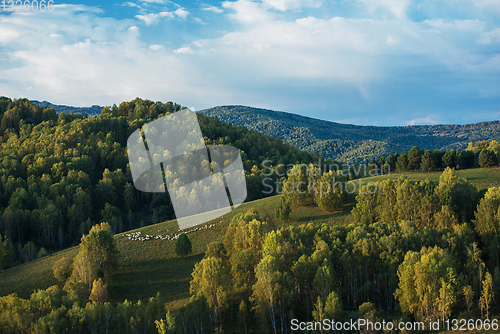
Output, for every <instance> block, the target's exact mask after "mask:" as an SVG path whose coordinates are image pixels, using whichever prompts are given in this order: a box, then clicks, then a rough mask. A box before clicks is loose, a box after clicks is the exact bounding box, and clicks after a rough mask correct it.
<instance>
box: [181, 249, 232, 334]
mask: <svg viewBox="0 0 500 334" xmlns="http://www.w3.org/2000/svg"><path fill="white" fill-rule="evenodd" d="M191 276H192V277H193V279H192V280H191V282H190V289H189V291H190V292H191V294H193V295H197V294H198V293H202V294H203V296H204V297H205V299H206V301H207V304H208V307H209V308H210V310H211V311H212V317H213V323H214V324H217V323H218V322H219V320H222V319H221V318H220V314H221V312H222V310H223V308H224V307H225V306H226V302H227V299H228V293H229V290H230V280H229V278H230V275H229V269H228V267H227V263H226V262H225V261H223V260H222V259H220V258H214V257H209V258H205V259H203V260H201V261H200V262H198V263H196V264H195V265H194V270H193V273H192V274H191Z"/></svg>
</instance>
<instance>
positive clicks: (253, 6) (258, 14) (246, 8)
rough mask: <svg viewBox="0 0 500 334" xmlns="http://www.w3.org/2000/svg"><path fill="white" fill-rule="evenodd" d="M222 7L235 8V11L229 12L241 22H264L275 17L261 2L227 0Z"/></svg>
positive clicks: (231, 16) (230, 15)
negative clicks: (232, 0)
mask: <svg viewBox="0 0 500 334" xmlns="http://www.w3.org/2000/svg"><path fill="white" fill-rule="evenodd" d="M222 7H224V8H226V9H232V10H234V11H235V13H233V14H229V17H230V18H232V19H234V20H236V21H239V22H241V23H255V22H264V21H269V20H272V19H273V17H274V15H273V14H272V13H270V12H268V11H267V10H266V9H264V8H263V7H262V5H261V4H259V3H256V2H253V1H249V0H238V1H234V2H231V1H225V2H223V3H222Z"/></svg>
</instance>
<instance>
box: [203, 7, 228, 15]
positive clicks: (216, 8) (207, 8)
mask: <svg viewBox="0 0 500 334" xmlns="http://www.w3.org/2000/svg"><path fill="white" fill-rule="evenodd" d="M202 10H206V11H210V12H214V13H217V14H221V13H224V9H222V8H219V7H215V6H206V7H203V8H202Z"/></svg>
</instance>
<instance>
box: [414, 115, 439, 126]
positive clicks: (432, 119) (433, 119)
mask: <svg viewBox="0 0 500 334" xmlns="http://www.w3.org/2000/svg"><path fill="white" fill-rule="evenodd" d="M439 119H440V117H439V116H438V115H428V116H426V117H420V118H415V119H412V120H410V121H407V122H406V125H418V124H438V123H439Z"/></svg>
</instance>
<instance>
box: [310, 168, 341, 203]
mask: <svg viewBox="0 0 500 334" xmlns="http://www.w3.org/2000/svg"><path fill="white" fill-rule="evenodd" d="M343 181H345V180H344V178H343V177H342V176H341V175H337V174H335V173H333V172H330V173H325V174H323V176H321V178H320V180H319V181H318V183H319V186H317V187H316V193H315V196H316V203H317V204H318V206H319V207H320V208H321V209H323V210H325V211H330V212H333V211H337V210H339V209H341V208H342V207H343V205H344V198H345V196H344V185H345V182H343Z"/></svg>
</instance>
